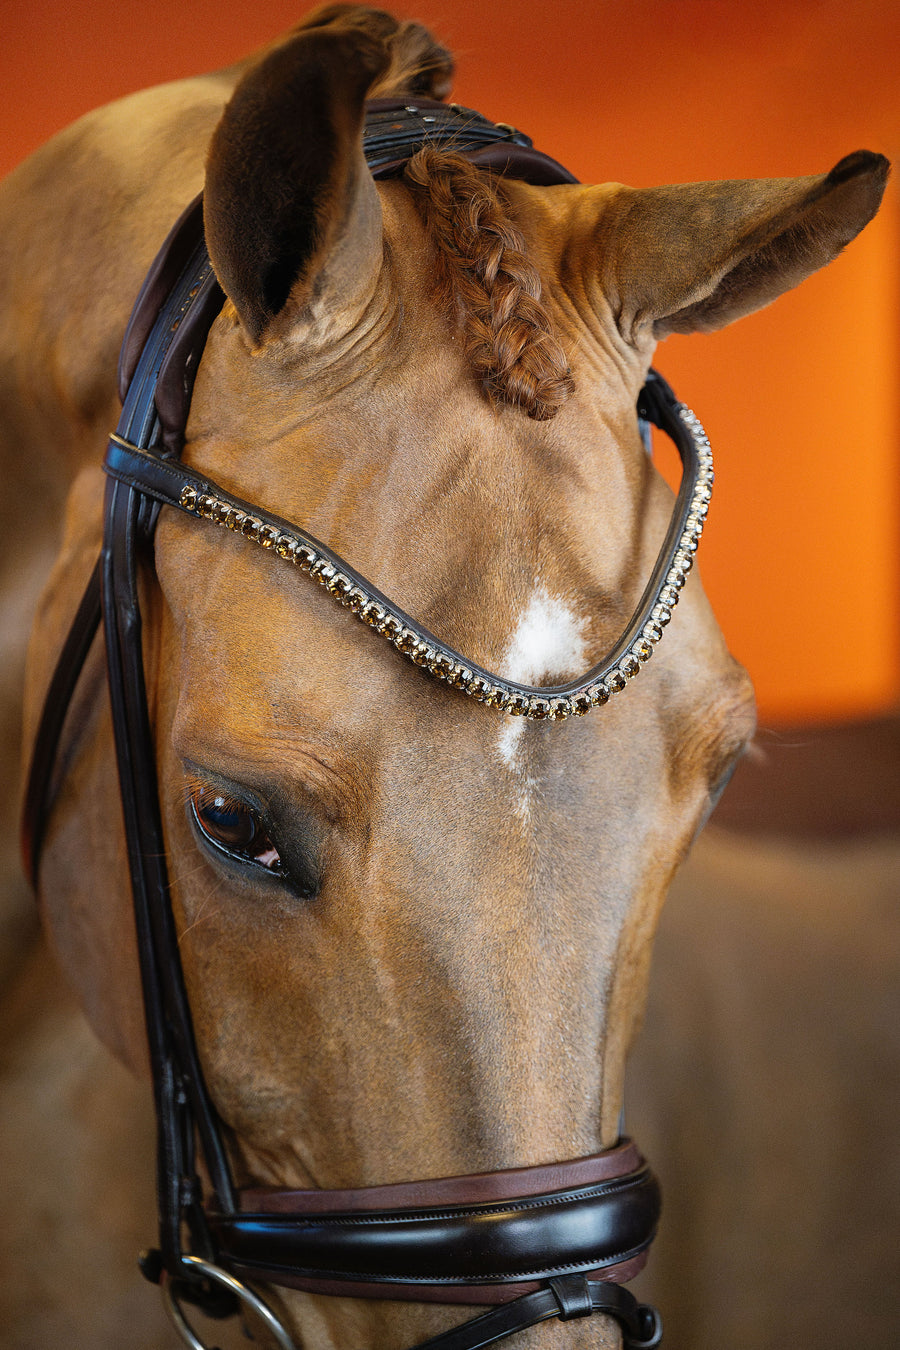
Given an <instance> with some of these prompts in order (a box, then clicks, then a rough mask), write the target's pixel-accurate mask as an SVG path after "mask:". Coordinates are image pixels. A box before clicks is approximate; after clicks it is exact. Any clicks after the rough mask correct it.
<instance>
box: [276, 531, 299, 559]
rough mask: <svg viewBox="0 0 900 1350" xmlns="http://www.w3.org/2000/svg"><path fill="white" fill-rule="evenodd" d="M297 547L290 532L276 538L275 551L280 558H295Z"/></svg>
mask: <svg viewBox="0 0 900 1350" xmlns="http://www.w3.org/2000/svg"><path fill="white" fill-rule="evenodd" d="M296 547H297V545H296V543H295V542H294V540H293V539H292V538H291V536H290V535H289V534H280V535H279V536H278V538H277V539H276V540H275V552H276V553H277V554H278V556H279V557H280V558H293V556H294V551H295V549H296Z"/></svg>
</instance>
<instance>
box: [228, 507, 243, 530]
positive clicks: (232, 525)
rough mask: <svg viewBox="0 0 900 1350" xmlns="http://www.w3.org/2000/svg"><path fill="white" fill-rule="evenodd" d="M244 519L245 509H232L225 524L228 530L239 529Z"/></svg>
mask: <svg viewBox="0 0 900 1350" xmlns="http://www.w3.org/2000/svg"><path fill="white" fill-rule="evenodd" d="M246 519H247V512H246V511H233V512H232V513H231V515H230V516H229V517H228V519H227V520H226V522H225V524H226V525H227V526H228V528H229V530H239V529H240V528H241V526H242V525H243V523H244V521H245V520H246Z"/></svg>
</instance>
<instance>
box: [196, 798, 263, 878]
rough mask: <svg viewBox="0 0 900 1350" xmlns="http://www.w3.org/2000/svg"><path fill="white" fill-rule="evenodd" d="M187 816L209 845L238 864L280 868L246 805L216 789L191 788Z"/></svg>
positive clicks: (255, 816) (257, 818) (260, 824)
mask: <svg viewBox="0 0 900 1350" xmlns="http://www.w3.org/2000/svg"><path fill="white" fill-rule="evenodd" d="M189 800H190V808H191V814H192V816H193V817H194V822H195V824H196V825H197V828H198V829H199V830H200V831H201V833H202V834H203V835H204V836H205V837H206V839H207V840H208V841H209V843H210V844H212V846H213V847H214V848H216V849H218V850H220V851H221V852H224V853H227V854H228V855H229V857H232V858H236V859H237V860H238V861H239V862H252V863H255V864H256V865H257V866H258V867H264V868H265V869H266V870H267V871H269V872H276V873H281V872H282V870H283V868H282V864H281V858H280V856H279V853H278V850H277V849H276V848H275V846H274V844H273V843H272V841H271V839H270V838H269V836H268V834H267V833H266V829H265V826H264V825H263V822H262V819H261V817H260V816H259V814H258V812H256V811H255V810H254V809H253V808H252V807H251V806H248V805H247V803H246V802H242V801H238V799H237V798H236V797H232V796H231V795H230V794H229V793H227V792H223V791H221V790H220V789H219V788H213V787H202V786H200V785H197V786H196V787H194V788H192V790H191V795H190V799H189Z"/></svg>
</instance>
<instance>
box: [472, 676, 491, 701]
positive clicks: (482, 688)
mask: <svg viewBox="0 0 900 1350" xmlns="http://www.w3.org/2000/svg"><path fill="white" fill-rule="evenodd" d="M490 689H491V685H490V683H489V681H487V680H485V679H482V677H481V676H480V675H476V676H475V678H474V679H473V680H472V682H471V684H470V685H469V689H468V692H469V693H470V694H471V695H472V697H473V698H477V699H478V701H479V702H481V700H482V699H483V698H484V697H485V695H486V694H487V693H488V692H489V691H490Z"/></svg>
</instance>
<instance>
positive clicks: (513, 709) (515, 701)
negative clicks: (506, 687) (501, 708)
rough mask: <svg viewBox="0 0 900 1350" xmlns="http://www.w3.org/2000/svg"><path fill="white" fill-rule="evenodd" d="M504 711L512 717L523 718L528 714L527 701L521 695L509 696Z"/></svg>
mask: <svg viewBox="0 0 900 1350" xmlns="http://www.w3.org/2000/svg"><path fill="white" fill-rule="evenodd" d="M506 711H507V712H508V713H510V714H511V715H512V716H513V717H524V716H525V714H526V713H527V712H528V699H527V698H525V697H524V696H523V695H522V694H510V696H509V702H508V703H507V705H506Z"/></svg>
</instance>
